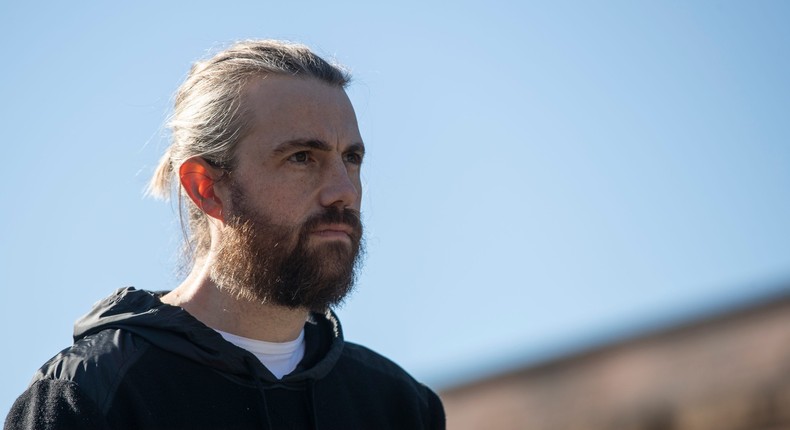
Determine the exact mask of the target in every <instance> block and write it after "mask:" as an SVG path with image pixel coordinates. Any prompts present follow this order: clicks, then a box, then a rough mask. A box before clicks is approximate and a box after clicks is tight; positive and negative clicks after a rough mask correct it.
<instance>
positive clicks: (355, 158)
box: [346, 152, 362, 164]
mask: <svg viewBox="0 0 790 430" xmlns="http://www.w3.org/2000/svg"><path fill="white" fill-rule="evenodd" d="M346 161H347V162H349V163H352V164H362V154H359V153H356V152H350V153H348V154H346Z"/></svg>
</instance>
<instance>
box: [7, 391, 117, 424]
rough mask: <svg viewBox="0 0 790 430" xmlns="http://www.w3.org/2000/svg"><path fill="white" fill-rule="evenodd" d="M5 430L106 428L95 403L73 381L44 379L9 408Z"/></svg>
mask: <svg viewBox="0 0 790 430" xmlns="http://www.w3.org/2000/svg"><path fill="white" fill-rule="evenodd" d="M4 428H5V429H6V430H12V429H13V430H16V429H54V428H69V429H71V428H90V429H107V428H109V426H108V425H107V422H106V421H105V419H104V417H103V416H102V415H101V414H100V413H99V410H98V408H97V407H96V404H95V403H94V402H93V401H92V400H91V399H89V398H88V397H87V396H85V395H84V393H83V392H82V390H80V388H79V386H77V384H75V383H74V382H72V381H64V380H57V379H44V380H39V381H37V382H34V383H33V384H32V385H31V386H30V388H28V389H27V390H26V391H25V392H24V393H22V395H21V396H19V398H18V399H17V400H16V402H14V404H13V406H11V410H10V411H9V412H8V416H7V417H6V421H5V427H4Z"/></svg>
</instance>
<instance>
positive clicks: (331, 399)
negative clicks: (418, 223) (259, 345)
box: [5, 288, 444, 430]
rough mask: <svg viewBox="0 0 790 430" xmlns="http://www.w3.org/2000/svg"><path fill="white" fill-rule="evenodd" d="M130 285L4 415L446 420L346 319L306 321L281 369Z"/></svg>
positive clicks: (98, 425) (404, 424) (252, 421)
mask: <svg viewBox="0 0 790 430" xmlns="http://www.w3.org/2000/svg"><path fill="white" fill-rule="evenodd" d="M158 297H159V295H158V294H156V293H151V292H148V291H141V290H135V289H134V288H125V289H121V290H118V291H116V292H115V294H113V295H111V296H110V297H108V298H106V299H104V300H102V301H101V302H99V303H97V304H96V305H95V306H94V308H93V309H92V310H91V312H90V313H88V314H87V315H86V316H84V317H83V318H81V319H80V320H79V321H77V323H76V324H75V327H74V345H72V346H71V347H70V348H67V349H65V350H63V351H62V352H61V353H60V354H58V355H56V356H55V357H53V358H52V359H51V360H50V361H49V362H47V363H46V364H45V365H44V366H43V367H42V368H41V369H40V370H39V371H38V372H37V373H36V375H35V377H34V378H33V381H32V382H31V385H30V387H29V388H28V389H27V391H25V392H24V393H23V394H22V395H21V396H20V397H19V399H17V401H16V403H14V405H13V407H12V408H11V411H10V413H9V415H8V417H7V419H6V422H5V428H6V429H7V430H8V429H66V428H69V429H72V428H85V429H248V428H249V429H253V428H255V429H260V428H263V429H390V428H391V429H420V428H431V429H433V428H444V411H443V409H442V405H441V402H440V400H439V398H438V396H436V394H435V393H433V392H432V391H431V390H430V389H429V388H427V387H425V386H424V385H422V384H420V383H418V382H416V381H415V380H414V379H413V378H412V377H411V376H409V375H408V374H407V373H406V372H405V371H404V370H403V369H401V368H400V367H398V366H397V365H396V364H395V363H393V362H391V361H390V360H388V359H386V358H384V357H382V356H381V355H379V354H376V353H375V352H373V351H371V350H369V349H367V348H365V347H362V346H360V345H355V344H353V343H346V342H344V341H343V334H342V331H341V328H340V323H339V322H338V320H337V317H336V316H335V315H334V314H333V313H331V312H327V313H326V315H320V314H313V315H312V317H311V321H309V322H308V323H307V324H305V342H306V351H305V356H304V359H302V361H301V362H300V363H299V366H298V367H297V368H296V370H294V371H293V372H291V373H290V374H288V375H285V376H284V377H283V378H282V379H280V380H278V379H277V378H275V377H274V376H273V375H272V374H271V372H269V370H268V369H266V367H265V366H263V365H262V364H261V363H260V361H258V359H257V358H256V357H255V356H254V355H252V354H251V353H249V352H248V351H246V350H244V349H241V348H238V347H236V346H235V345H233V344H231V343H229V342H227V341H225V340H224V339H223V338H222V336H220V335H219V334H218V333H217V332H216V331H214V330H212V329H211V328H209V327H207V326H205V325H203V324H202V323H201V322H200V321H198V320H196V319H195V318H194V317H192V316H191V315H190V314H189V313H187V312H186V311H185V310H183V309H182V308H179V307H175V306H170V305H167V304H164V303H162V302H161V301H160V300H159V298H158Z"/></svg>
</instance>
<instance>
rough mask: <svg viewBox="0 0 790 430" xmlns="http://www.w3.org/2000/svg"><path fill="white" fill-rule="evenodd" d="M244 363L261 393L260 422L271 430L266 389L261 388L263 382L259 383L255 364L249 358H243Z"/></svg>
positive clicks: (259, 379)
mask: <svg viewBox="0 0 790 430" xmlns="http://www.w3.org/2000/svg"><path fill="white" fill-rule="evenodd" d="M244 364H246V365H247V368H248V369H249V371H250V375H252V379H253V381H255V387H256V388H257V389H258V393H259V394H260V395H261V403H263V409H258V411H259V412H260V415H261V422H262V423H264V424H266V428H267V429H269V430H272V428H273V427H272V419H271V417H270V416H269V405H268V403H267V402H266V391H265V389H264V388H263V384H261V378H259V377H258V374H257V373H256V372H255V365H254V364H253V363H251V362H250V360H249V359H245V360H244Z"/></svg>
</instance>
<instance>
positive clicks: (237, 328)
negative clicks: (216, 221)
mask: <svg viewBox="0 0 790 430" xmlns="http://www.w3.org/2000/svg"><path fill="white" fill-rule="evenodd" d="M162 302H164V303H167V304H170V305H173V306H180V307H182V308H184V310H186V311H187V312H189V313H190V314H191V315H192V316H194V317H195V318H197V319H198V320H199V321H200V322H202V323H203V324H205V325H207V326H209V327H211V328H213V329H215V330H221V331H224V332H228V333H232V334H235V335H237V336H243V337H247V338H250V339H257V340H265V341H267V342H288V341H292V340H294V339H296V338H297V337H299V333H301V331H302V329H303V328H304V324H305V321H306V319H307V316H308V314H309V312H308V311H307V310H306V309H290V308H287V307H283V306H276V305H270V304H265V303H264V304H262V303H254V302H250V301H248V300H245V299H239V298H238V297H236V296H235V295H233V294H231V293H229V292H228V291H225V290H222V289H220V288H218V287H217V285H216V284H215V283H214V282H213V281H211V279H210V278H209V277H208V270H207V269H206V268H205V266H204V267H202V268H201V267H198V266H197V265H196V267H195V268H194V270H193V271H192V273H190V275H189V276H188V277H187V279H186V280H184V282H182V283H181V285H179V286H178V287H177V288H176V289H174V290H173V291H171V292H170V293H168V294H166V295H165V296H163V297H162Z"/></svg>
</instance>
